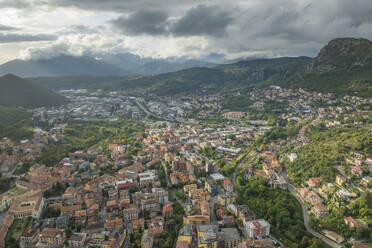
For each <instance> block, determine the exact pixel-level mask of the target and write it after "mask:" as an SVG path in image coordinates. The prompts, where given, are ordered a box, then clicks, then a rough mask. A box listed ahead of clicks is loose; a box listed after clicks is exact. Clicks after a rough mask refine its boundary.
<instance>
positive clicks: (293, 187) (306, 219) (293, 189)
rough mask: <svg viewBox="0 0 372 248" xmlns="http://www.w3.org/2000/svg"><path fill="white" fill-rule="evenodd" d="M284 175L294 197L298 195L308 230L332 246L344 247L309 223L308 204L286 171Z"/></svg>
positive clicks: (333, 247)
mask: <svg viewBox="0 0 372 248" xmlns="http://www.w3.org/2000/svg"><path fill="white" fill-rule="evenodd" d="M282 175H283V177H284V179H285V180H286V181H287V183H288V190H289V191H290V192H291V193H292V195H293V196H294V197H296V199H297V201H298V202H299V203H300V204H301V207H302V215H303V217H304V224H305V228H306V230H307V231H308V232H310V233H311V234H312V235H314V236H315V237H317V238H319V239H320V240H322V241H323V242H324V243H326V244H327V245H329V246H331V247H332V248H341V247H342V246H341V245H339V244H337V243H336V242H333V241H332V240H330V239H328V238H327V237H325V236H324V235H322V234H320V233H318V232H316V231H315V230H314V229H312V228H311V226H310V224H309V213H308V211H307V206H306V205H305V204H304V202H303V201H302V199H301V198H300V197H299V196H298V195H297V188H296V187H295V186H293V185H292V184H290V183H289V181H288V177H287V175H286V174H285V173H283V174H282Z"/></svg>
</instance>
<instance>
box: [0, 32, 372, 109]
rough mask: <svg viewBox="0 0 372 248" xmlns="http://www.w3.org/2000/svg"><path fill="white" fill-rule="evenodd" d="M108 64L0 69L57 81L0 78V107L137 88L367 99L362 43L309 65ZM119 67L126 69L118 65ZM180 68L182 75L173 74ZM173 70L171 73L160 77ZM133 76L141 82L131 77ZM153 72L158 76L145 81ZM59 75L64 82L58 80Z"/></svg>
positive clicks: (370, 74)
mask: <svg viewBox="0 0 372 248" xmlns="http://www.w3.org/2000/svg"><path fill="white" fill-rule="evenodd" d="M110 59H111V62H110V63H108V62H105V61H109V58H105V59H102V60H97V59H94V58H89V57H72V56H63V57H57V58H53V59H48V60H38V61H13V62H9V63H6V64H5V65H3V66H2V67H1V72H2V73H14V74H16V75H17V76H25V75H26V76H36V75H40V74H41V75H48V76H53V75H57V76H58V77H37V78H29V80H30V81H32V82H30V81H28V80H24V79H21V78H19V77H16V76H13V75H7V76H4V77H2V78H0V90H1V100H0V105H5V106H24V107H37V106H43V105H55V104H61V103H63V99H62V98H61V97H59V96H58V95H56V94H54V93H53V92H51V91H50V90H61V89H72V88H87V89H108V90H125V89H136V88H137V89H139V88H141V89H145V90H148V91H149V92H151V93H155V94H158V95H175V94H180V93H203V92H207V93H218V92H219V93H221V92H225V91H231V90H236V91H242V92H246V91H249V90H250V89H252V88H254V87H265V86H269V85H273V84H274V85H280V86H282V87H286V88H305V89H308V90H315V91H319V92H334V93H337V94H356V95H364V96H368V95H369V96H370V95H371V94H372V42H371V41H369V40H367V39H354V38H339V39H334V40H332V41H330V42H329V43H328V44H327V45H326V46H324V47H323V48H322V49H321V50H320V52H319V55H318V56H317V57H315V58H314V59H313V58H309V57H284V58H273V59H256V60H246V61H239V62H237V63H232V64H225V65H217V66H214V67H212V64H210V63H203V62H198V61H189V60H182V61H181V59H180V60H175V61H174V62H171V61H170V60H168V61H164V60H162V61H160V60H151V59H144V60H142V59H141V58H138V57H136V56H132V55H126V56H124V55H118V56H115V57H113V56H111V57H110ZM104 60H105V61H104ZM125 61H127V62H128V63H127V64H124V62H125ZM113 63H115V64H122V65H125V67H126V68H128V70H124V69H123V67H124V66H123V67H122V68H120V67H119V66H114V65H112V64H113ZM195 65H196V66H197V67H195ZM206 65H207V66H210V67H206ZM182 67H186V68H187V69H183V70H178V69H177V68H182ZM189 67H190V68H189ZM129 68H131V69H129ZM141 70H142V71H141ZM173 70H176V71H174V72H168V73H160V72H163V71H173ZM134 71H136V73H139V74H142V76H131V74H133V73H134ZM140 71H141V73H140ZM155 71H156V72H158V73H159V74H157V75H148V74H152V73H155ZM65 75H70V76H66V77H62V76H65ZM76 75H88V76H76ZM115 75H127V76H115ZM45 88H47V89H48V90H46V89H45Z"/></svg>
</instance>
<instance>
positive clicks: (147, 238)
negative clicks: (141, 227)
mask: <svg viewBox="0 0 372 248" xmlns="http://www.w3.org/2000/svg"><path fill="white" fill-rule="evenodd" d="M153 244H154V236H153V235H152V232H151V231H149V230H145V231H144V232H143V235H142V240H141V248H152V246H153Z"/></svg>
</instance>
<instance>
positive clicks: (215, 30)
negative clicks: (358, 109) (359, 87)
mask: <svg viewBox="0 0 372 248" xmlns="http://www.w3.org/2000/svg"><path fill="white" fill-rule="evenodd" d="M4 7H11V8H15V9H20V10H21V9H23V10H26V11H27V12H28V13H34V12H32V11H33V10H37V11H49V10H51V11H53V10H54V9H56V8H57V7H62V8H65V10H66V11H71V12H73V11H76V10H78V11H80V10H84V11H85V10H88V11H91V12H92V13H93V16H94V15H97V17H98V19H100V18H102V20H103V21H102V25H106V27H107V29H106V30H102V29H100V30H99V28H98V26H94V27H88V28H86V27H83V26H79V25H78V24H79V23H67V24H66V25H72V24H75V25H78V26H75V27H72V26H71V27H70V28H67V29H66V30H62V31H61V32H59V33H57V34H58V35H61V36H63V35H66V34H69V33H83V34H91V33H95V30H97V31H98V30H99V32H97V33H99V34H102V36H104V35H111V34H112V33H111V31H112V30H111V29H110V28H109V26H110V25H111V27H112V26H113V27H114V31H115V32H117V34H116V35H118V36H119V35H120V36H122V37H123V39H125V36H138V40H141V39H144V40H145V39H146V38H147V37H144V36H156V39H158V40H160V41H163V40H162V39H165V40H169V41H174V40H172V39H175V38H179V40H181V39H182V38H186V39H183V40H184V41H185V42H190V44H186V43H182V44H181V45H180V48H179V50H180V52H182V49H183V50H185V47H192V49H193V52H195V51H196V50H197V49H200V53H203V52H204V53H205V52H211V51H213V52H219V53H227V54H239V53H249V52H258V53H260V54H261V53H266V54H274V55H275V56H279V55H312V56H313V55H316V53H317V52H318V51H319V48H321V47H322V46H323V45H325V44H326V43H327V42H328V41H329V40H331V39H334V38H337V37H364V38H367V39H372V29H371V28H370V27H371V26H372V4H371V1H370V0H353V1H350V0H326V1H324V0H265V1H259V0H235V1H234V0H233V1H231V0H176V1H175V0H137V1H133V0H0V8H4ZM37 11H35V13H37ZM21 13H22V12H21ZM118 14H120V15H121V16H120V17H119V18H118ZM102 16H104V17H102ZM107 18H113V19H114V18H116V19H114V20H113V21H111V22H110V24H109V25H107V24H108V23H107ZM96 25H100V23H97V24H96ZM25 28H26V27H25ZM0 29H1V28H0ZM57 31H58V30H57ZM45 32H49V31H45ZM63 32H65V33H63ZM105 32H107V33H105ZM190 36H192V37H191V38H190V39H187V38H189V37H190ZM180 38H181V39H180ZM184 41H182V42H184ZM194 41H200V43H198V45H195V43H193V42H194ZM139 44H140V42H139ZM199 44H204V45H203V46H200V45H199ZM177 46H178V44H177ZM154 47H155V46H154ZM174 49H175V50H176V49H177V48H174ZM159 53H162V51H159Z"/></svg>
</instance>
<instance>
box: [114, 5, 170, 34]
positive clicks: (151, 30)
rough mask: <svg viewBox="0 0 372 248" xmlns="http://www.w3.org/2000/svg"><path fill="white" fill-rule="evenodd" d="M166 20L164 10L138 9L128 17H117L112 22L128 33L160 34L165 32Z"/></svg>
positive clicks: (117, 27)
mask: <svg viewBox="0 0 372 248" xmlns="http://www.w3.org/2000/svg"><path fill="white" fill-rule="evenodd" d="M167 20H168V14H167V13H166V12H165V11H160V10H159V11H150V10H140V11H137V12H135V13H133V14H131V15H129V16H128V17H124V16H122V17H119V18H117V19H116V20H114V21H112V24H113V25H114V27H115V28H116V29H118V30H120V31H121V32H123V33H124V34H128V35H141V34H147V35H161V34H164V33H165V32H166V26H167Z"/></svg>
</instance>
